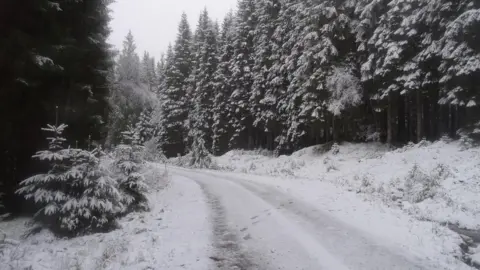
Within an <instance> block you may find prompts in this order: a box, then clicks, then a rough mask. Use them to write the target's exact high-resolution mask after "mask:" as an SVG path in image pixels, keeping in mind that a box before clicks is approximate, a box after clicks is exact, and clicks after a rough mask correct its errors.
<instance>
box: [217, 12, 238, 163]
mask: <svg viewBox="0 0 480 270" xmlns="http://www.w3.org/2000/svg"><path fill="white" fill-rule="evenodd" d="M234 30H235V27H234V17H233V13H232V12H230V13H228V14H227V16H225V19H224V21H223V25H222V31H221V35H220V37H219V50H218V54H219V58H218V59H219V63H218V67H217V70H216V71H215V73H214V75H213V76H214V78H213V91H214V95H215V96H214V100H213V108H212V113H213V126H212V127H213V128H212V132H213V135H212V136H213V138H212V153H214V154H221V153H224V152H226V150H227V149H228V143H229V137H230V134H231V131H232V130H231V128H230V125H229V123H228V106H229V103H230V101H229V100H230V95H231V93H232V87H233V86H232V84H231V75H232V72H231V70H230V66H229V65H230V62H231V61H232V59H233V56H234V47H233V40H234Z"/></svg>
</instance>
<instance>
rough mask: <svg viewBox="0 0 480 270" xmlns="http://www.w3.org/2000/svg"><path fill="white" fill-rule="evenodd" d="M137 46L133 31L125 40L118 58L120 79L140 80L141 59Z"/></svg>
mask: <svg viewBox="0 0 480 270" xmlns="http://www.w3.org/2000/svg"><path fill="white" fill-rule="evenodd" d="M136 48H137V46H136V45H135V40H134V38H133V34H132V32H131V31H129V32H128V34H127V36H126V37H125V40H124V41H123V50H122V53H121V54H120V58H119V60H118V69H117V72H118V77H119V80H120V81H123V80H125V81H132V82H139V81H140V79H141V78H140V60H139V57H138V54H137V53H136ZM142 70H143V69H142Z"/></svg>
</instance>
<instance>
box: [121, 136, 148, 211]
mask: <svg viewBox="0 0 480 270" xmlns="http://www.w3.org/2000/svg"><path fill="white" fill-rule="evenodd" d="M124 141H126V142H129V143H130V144H121V145H119V146H117V148H116V149H115V152H114V156H115V163H114V164H115V168H116V171H117V172H118V175H119V179H118V184H119V186H120V190H121V192H122V202H123V204H124V205H125V207H126V208H125V209H124V211H125V212H131V211H147V210H148V209H149V207H148V199H147V196H146V192H147V190H148V187H147V185H146V184H145V179H144V177H143V175H142V174H141V173H140V171H141V170H142V167H143V166H144V160H143V151H144V148H143V147H142V146H140V145H139V144H138V141H137V137H136V135H135V133H132V132H131V131H129V132H125V133H124Z"/></svg>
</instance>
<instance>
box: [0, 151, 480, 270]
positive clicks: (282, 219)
mask: <svg viewBox="0 0 480 270" xmlns="http://www.w3.org/2000/svg"><path fill="white" fill-rule="evenodd" d="M337 150H338V151H337ZM337 150H336V151H324V150H323V149H322V147H321V146H317V147H311V148H307V149H304V150H301V151H299V152H296V153H294V154H293V155H291V156H288V157H287V156H281V157H278V158H276V157H272V156H270V155H269V154H268V153H266V152H264V153H262V152H261V151H256V152H245V151H232V152H229V153H227V154H226V155H224V156H222V157H218V158H215V162H216V164H217V166H218V168H219V169H222V170H223V171H219V170H216V171H213V170H190V169H183V168H179V167H174V166H168V169H167V170H168V176H167V175H166V174H165V167H164V165H162V164H149V166H148V168H147V170H146V171H145V174H146V176H147V179H150V180H149V184H150V185H151V186H152V188H153V189H152V192H151V193H150V194H149V199H150V204H151V207H152V210H151V211H150V212H146V213H133V214H130V215H129V216H127V217H125V218H123V219H122V220H121V221H120V223H121V225H122V229H119V230H116V231H113V232H111V233H108V234H96V235H90V236H85V237H79V238H75V239H58V238H55V237H54V236H53V235H51V234H50V233H48V232H46V231H44V232H41V233H40V234H37V235H34V236H31V237H29V238H27V239H22V238H21V235H22V234H23V233H24V232H25V226H24V223H25V221H26V219H15V220H12V221H5V222H0V229H1V230H3V231H5V232H6V233H7V234H8V237H9V238H11V239H15V240H19V244H18V245H11V246H9V247H7V248H5V249H3V252H0V269H2V270H3V269H25V268H27V269H28V267H31V268H30V269H34V270H44V269H84V270H86V269H132V270H133V269H199V270H202V269H205V270H207V269H208V270H210V269H258V270H263V269H266V270H268V269H287V270H290V269H312V270H318V269H335V270H337V269H352V270H356V269H365V270H366V269H369V270H370V269H472V268H471V267H469V266H467V265H466V264H465V263H463V262H462V260H461V259H462V257H463V256H464V255H465V252H466V250H467V249H468V250H469V251H470V252H472V253H474V251H475V249H474V247H473V246H474V243H473V242H475V241H474V240H475V234H473V235H471V237H466V236H460V235H459V234H458V233H457V232H455V231H453V230H451V228H453V227H454V229H456V230H457V231H458V230H462V229H468V230H465V231H466V233H464V234H466V235H468V234H469V233H471V232H476V230H478V229H479V225H480V224H479V223H480V217H479V216H478V215H480V211H479V208H480V206H479V205H480V203H479V201H480V198H479V196H478V194H479V191H480V187H479V186H480V184H479V181H478V179H480V178H479V176H480V169H479V167H480V161H479V160H480V159H479V158H478V157H479V156H478V154H479V153H480V151H479V149H477V148H472V149H468V150H464V149H463V148H462V147H461V145H460V144H458V143H456V142H437V143H433V144H430V143H422V144H419V145H410V146H407V147H404V148H402V149H397V150H395V151H389V150H388V149H385V148H384V147H383V146H381V145H376V144H361V145H353V144H345V145H343V146H340V148H338V149H337ZM226 170H229V171H230V172H226ZM412 180H415V181H412ZM466 243H467V244H470V245H471V247H470V248H466V246H465V245H466ZM461 246H463V247H464V250H462V249H461ZM476 256H478V255H473V256H472V257H473V259H475V257H476Z"/></svg>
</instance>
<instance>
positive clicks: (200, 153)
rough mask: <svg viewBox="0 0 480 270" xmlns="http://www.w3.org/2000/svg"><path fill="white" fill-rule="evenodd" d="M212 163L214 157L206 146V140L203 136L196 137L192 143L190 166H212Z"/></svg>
mask: <svg viewBox="0 0 480 270" xmlns="http://www.w3.org/2000/svg"><path fill="white" fill-rule="evenodd" d="M212 164H213V163H212V157H211V155H210V153H209V152H208V150H207V148H206V147H205V142H204V140H203V139H202V138H201V137H195V138H194V140H193V144H192V156H191V159H190V164H189V165H190V167H192V168H211V166H212Z"/></svg>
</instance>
